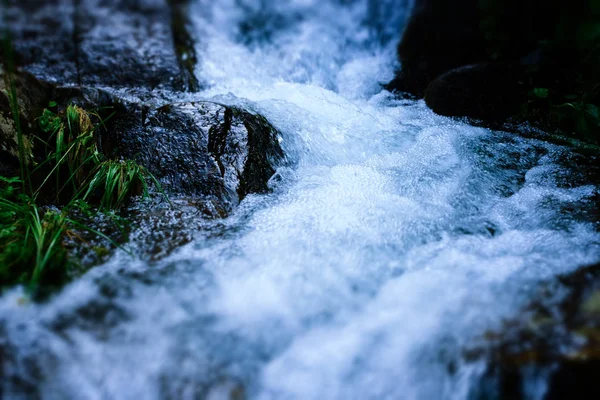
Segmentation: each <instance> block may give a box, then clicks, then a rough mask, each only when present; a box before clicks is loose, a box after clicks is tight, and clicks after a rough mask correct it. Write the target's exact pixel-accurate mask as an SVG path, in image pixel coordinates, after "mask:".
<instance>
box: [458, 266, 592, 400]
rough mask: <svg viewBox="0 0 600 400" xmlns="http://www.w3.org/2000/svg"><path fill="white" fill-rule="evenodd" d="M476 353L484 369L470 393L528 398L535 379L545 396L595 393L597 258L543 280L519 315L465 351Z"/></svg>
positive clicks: (469, 355)
mask: <svg viewBox="0 0 600 400" xmlns="http://www.w3.org/2000/svg"><path fill="white" fill-rule="evenodd" d="M481 357H484V358H485V359H486V360H487V370H486V373H485V375H484V378H483V380H482V381H481V382H480V384H479V385H478V387H477V388H476V389H475V390H474V393H473V397H472V398H474V399H490V398H499V399H505V398H506V399H508V398H510V399H515V400H518V399H526V398H531V394H530V393H528V390H527V386H528V385H529V386H531V384H532V381H533V380H535V379H541V380H542V382H545V383H547V390H546V392H545V394H544V396H543V399H544V400H554V399H565V398H569V399H592V398H594V399H595V398H600V386H599V385H598V379H599V378H600V369H599V367H600V264H597V265H593V266H590V267H587V268H583V269H581V270H579V271H576V272H574V273H572V274H569V275H566V276H562V277H560V278H559V279H558V280H557V281H556V282H549V283H547V284H545V285H543V286H542V288H541V289H540V291H539V293H538V295H537V298H536V300H535V301H533V302H532V303H531V304H530V305H529V306H528V307H527V308H526V309H525V310H524V311H523V313H522V314H521V315H520V316H518V317H517V318H515V319H513V320H510V321H506V323H505V324H504V328H503V329H502V330H501V331H500V332H490V333H488V334H487V335H486V337H485V338H484V339H483V343H482V344H481V345H480V346H479V347H475V348H474V349H472V350H470V351H469V352H467V358H471V359H480V358H481Z"/></svg>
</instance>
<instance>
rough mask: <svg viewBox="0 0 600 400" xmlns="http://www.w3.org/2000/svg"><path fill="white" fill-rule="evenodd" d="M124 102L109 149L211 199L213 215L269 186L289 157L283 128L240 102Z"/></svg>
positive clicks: (180, 191) (170, 185)
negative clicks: (280, 130)
mask: <svg viewBox="0 0 600 400" xmlns="http://www.w3.org/2000/svg"><path fill="white" fill-rule="evenodd" d="M120 107H121V109H118V113H119V115H122V116H123V117H122V118H120V117H117V118H116V120H115V121H113V123H112V125H113V127H114V128H113V129H112V130H111V131H110V132H109V133H108V135H107V137H106V138H105V140H104V144H103V149H104V150H105V152H107V153H108V154H109V155H110V154H111V153H115V152H116V153H117V154H118V155H119V156H122V157H125V158H134V159H136V160H137V161H138V162H139V163H141V164H142V165H144V166H146V167H147V168H148V169H149V170H150V172H151V173H152V174H153V175H154V176H155V177H156V178H157V179H158V180H159V181H160V183H161V185H162V186H163V188H164V189H166V190H167V192H169V193H171V194H176V195H183V196H191V198H195V199H197V200H205V204H209V205H208V206H207V207H208V208H211V209H212V211H210V212H209V213H212V214H213V215H219V216H224V215H226V214H227V213H228V212H229V211H231V209H232V208H233V207H234V206H235V205H237V203H238V202H239V201H240V200H242V199H243V198H244V197H245V196H247V195H248V194H249V193H263V192H266V191H267V190H268V186H267V183H268V180H269V179H270V178H271V176H272V175H273V174H274V173H275V165H276V164H277V163H278V162H280V161H281V160H282V159H283V153H282V150H281V148H280V146H279V142H278V139H277V131H276V130H275V129H274V128H273V127H272V126H271V125H270V124H269V123H268V122H267V120H266V119H264V118H263V117H261V116H259V115H254V114H251V113H249V112H247V111H244V110H241V109H238V108H235V107H227V106H224V105H221V104H216V103H211V102H195V103H179V104H169V105H165V106H162V107H160V108H158V109H149V108H148V107H145V106H140V105H127V104H122V105H121V106H120ZM125 110H127V111H125Z"/></svg>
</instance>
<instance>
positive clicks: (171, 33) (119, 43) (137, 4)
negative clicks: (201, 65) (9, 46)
mask: <svg viewBox="0 0 600 400" xmlns="http://www.w3.org/2000/svg"><path fill="white" fill-rule="evenodd" d="M186 4H187V2H183V1H181V0H178V1H175V0H155V1H137V0H126V1H121V0H119V1H117V0H89V1H71V0H50V1H38V0H34V1H28V2H20V1H19V2H18V1H16V0H11V1H10V2H9V6H8V9H7V19H8V21H9V26H10V28H11V34H12V43H13V47H14V51H15V57H14V61H15V62H16V64H17V66H21V67H23V68H25V69H26V70H27V71H29V72H31V73H33V74H34V75H36V76H38V77H40V78H41V79H44V80H46V81H51V82H57V83H59V84H63V85H64V84H77V85H88V86H89V85H98V86H112V87H135V88H145V89H148V90H152V89H155V88H159V89H168V90H197V89H198V87H199V85H198V82H197V80H196V78H195V76H194V75H193V69H194V65H195V62H196V56H195V50H194V43H193V40H192V36H191V34H190V33H189V30H188V24H187V21H186V18H185V15H187V14H186V8H185V7H186ZM2 58H4V59H5V60H4V62H5V63H7V62H9V61H10V60H9V59H8V55H7V54H5V55H4V57H2Z"/></svg>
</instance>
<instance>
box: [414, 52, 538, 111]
mask: <svg viewBox="0 0 600 400" xmlns="http://www.w3.org/2000/svg"><path fill="white" fill-rule="evenodd" d="M524 80H525V73H524V70H523V68H522V67H521V66H519V65H514V64H501V63H482V64H475V65H469V66H464V67H459V68H456V69H453V70H450V71H448V72H446V73H444V74H442V75H440V76H439V77H437V78H436V79H434V80H433V81H432V82H431V83H430V84H429V85H428V87H427V90H426V91H425V102H426V103H427V105H428V106H429V108H431V109H432V110H433V111H434V112H435V113H436V114H440V115H445V116H457V117H471V118H476V119H481V120H485V121H488V122H499V121H502V120H503V119H505V118H507V117H509V116H512V115H515V114H517V113H518V112H519V111H520V108H521V105H522V104H523V102H524V101H525V100H526V96H527V88H526V86H525V84H524V83H523V82H524Z"/></svg>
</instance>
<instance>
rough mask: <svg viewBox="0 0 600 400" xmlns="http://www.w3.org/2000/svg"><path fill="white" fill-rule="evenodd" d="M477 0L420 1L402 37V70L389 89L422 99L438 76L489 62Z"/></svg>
mask: <svg viewBox="0 0 600 400" xmlns="http://www.w3.org/2000/svg"><path fill="white" fill-rule="evenodd" d="M479 24H480V18H479V11H478V1H477V0H457V1H447V0H417V1H416V2H415V6H414V9H413V11H412V14H411V16H410V19H409V21H408V24H407V26H406V28H405V30H404V33H403V34H402V39H401V41H400V45H399V46H398V56H399V58H400V62H401V64H402V69H401V71H400V72H399V74H398V76H397V77H396V79H394V80H393V81H392V82H390V84H389V85H388V89H389V90H395V91H401V92H408V93H410V94H413V95H417V96H422V95H423V93H424V91H425V88H426V87H427V85H428V84H429V82H431V81H432V80H433V79H434V78H435V77H437V76H438V75H440V74H442V73H444V72H446V71H448V70H450V69H453V68H456V67H460V66H462V65H467V64H473V63H477V62H481V61H484V60H485V59H486V52H485V41H484V38H483V35H482V33H481V30H480V28H479Z"/></svg>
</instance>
